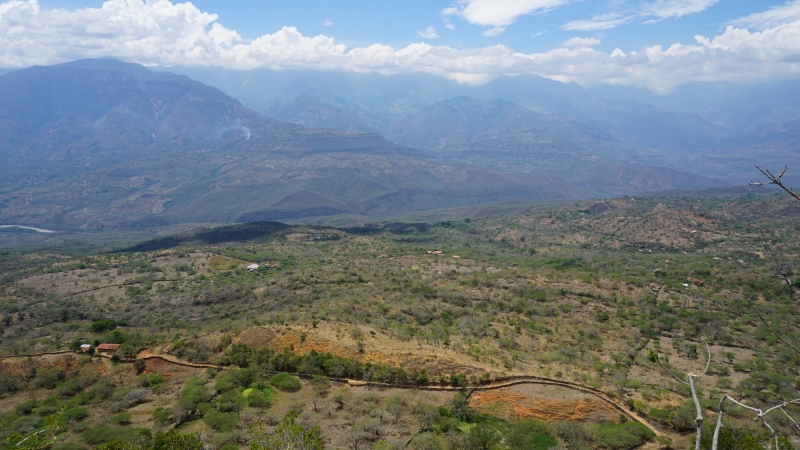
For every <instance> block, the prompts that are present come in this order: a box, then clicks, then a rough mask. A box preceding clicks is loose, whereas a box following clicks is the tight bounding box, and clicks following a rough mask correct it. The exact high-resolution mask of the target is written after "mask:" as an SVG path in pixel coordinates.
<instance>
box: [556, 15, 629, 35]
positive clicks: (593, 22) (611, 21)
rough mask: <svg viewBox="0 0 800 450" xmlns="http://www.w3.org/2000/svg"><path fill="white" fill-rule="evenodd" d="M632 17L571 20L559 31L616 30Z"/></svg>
mask: <svg viewBox="0 0 800 450" xmlns="http://www.w3.org/2000/svg"><path fill="white" fill-rule="evenodd" d="M632 18H633V17H631V16H624V15H622V14H617V13H613V14H604V15H601V16H596V17H592V18H591V19H590V20H573V21H572V22H567V23H566V24H564V25H563V26H562V27H561V29H562V30H566V31H595V30H607V29H610V28H616V27H618V26H620V25H623V24H625V23H627V22H629V21H630V20H631V19H632Z"/></svg>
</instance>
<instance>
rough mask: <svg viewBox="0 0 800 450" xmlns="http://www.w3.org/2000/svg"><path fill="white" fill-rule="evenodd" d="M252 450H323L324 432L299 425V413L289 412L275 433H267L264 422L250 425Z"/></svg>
mask: <svg viewBox="0 0 800 450" xmlns="http://www.w3.org/2000/svg"><path fill="white" fill-rule="evenodd" d="M248 429H249V431H250V437H251V438H252V441H250V449H251V450H262V449H263V450H272V449H281V450H322V448H323V440H322V430H320V428H319V427H318V426H315V427H311V428H306V427H304V426H303V425H300V424H298V423H297V412H295V411H289V412H288V413H287V414H286V415H285V416H284V417H283V421H281V423H280V425H278V427H277V428H275V431H273V432H271V433H270V432H267V430H266V429H265V427H264V424H263V423H262V422H257V423H255V424H252V425H250V427H249V428H248Z"/></svg>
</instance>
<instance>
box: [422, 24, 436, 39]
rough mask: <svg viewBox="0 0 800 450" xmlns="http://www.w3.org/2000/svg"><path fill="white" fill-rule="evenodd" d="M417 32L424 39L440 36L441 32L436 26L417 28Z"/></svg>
mask: <svg viewBox="0 0 800 450" xmlns="http://www.w3.org/2000/svg"><path fill="white" fill-rule="evenodd" d="M417 34H418V35H419V37H421V38H423V39H436V38H438V37H439V33H437V32H436V28H434V27H428V28H425V29H424V30H417Z"/></svg>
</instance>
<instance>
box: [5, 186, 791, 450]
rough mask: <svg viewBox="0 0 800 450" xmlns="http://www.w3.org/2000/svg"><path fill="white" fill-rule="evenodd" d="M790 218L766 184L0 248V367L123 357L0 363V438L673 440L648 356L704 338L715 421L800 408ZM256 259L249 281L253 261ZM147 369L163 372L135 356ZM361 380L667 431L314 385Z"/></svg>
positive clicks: (695, 348)
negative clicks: (540, 381)
mask: <svg viewBox="0 0 800 450" xmlns="http://www.w3.org/2000/svg"><path fill="white" fill-rule="evenodd" d="M798 215H800V209H798V207H797V206H796V205H790V204H789V203H787V202H786V201H785V199H784V198H781V197H779V196H775V195H770V194H765V195H755V194H749V195H744V196H718V197H637V198H623V199H615V200H606V201H589V202H582V203H577V204H570V205H556V206H553V205H539V206H534V207H531V208H530V209H529V210H528V212H527V213H524V214H519V215H516V216H513V217H486V216H484V217H473V218H471V219H463V218H461V219H458V220H455V219H453V220H449V221H439V222H436V223H421V222H420V223H378V224H372V225H369V226H365V227H360V228H345V229H333V228H326V227H309V226H298V227H275V226H271V225H265V226H264V229H263V233H259V232H258V230H259V229H258V225H251V226H249V227H250V228H248V229H247V236H246V238H245V239H239V238H237V237H236V236H237V230H240V229H242V228H241V227H242V226H234V227H232V228H219V229H216V231H215V230H203V231H202V232H201V233H203V236H204V239H209V236H211V238H213V237H214V233H218V234H219V237H220V238H219V239H218V240H217V241H203V242H200V243H198V242H197V241H193V240H192V239H193V238H192V235H191V233H189V234H188V235H184V237H183V238H181V239H180V240H178V239H176V240H173V241H169V240H163V239H162V240H157V241H153V242H150V243H145V244H141V245H139V246H138V247H137V248H139V249H142V250H143V251H123V252H110V253H91V254H84V255H65V254H55V253H36V254H20V253H14V252H4V253H3V254H2V255H0V266H1V267H0V268H2V269H3V274H4V275H3V277H2V285H1V286H0V289H2V291H1V292H0V295H2V297H1V300H0V331H2V340H0V352H2V354H3V355H7V356H13V355H27V354H34V353H42V352H51V351H59V350H67V349H70V348H73V349H74V348H75V347H76V346H77V345H78V344H81V343H89V344H97V343H100V342H111V343H119V344H122V347H121V348H120V350H119V355H118V358H119V359H121V361H120V362H117V361H116V360H115V361H111V360H109V359H99V358H97V357H93V358H92V357H89V356H86V355H78V354H67V355H56V356H48V357H30V358H27V357H20V356H17V357H14V358H6V359H4V360H3V362H2V370H1V371H0V395H2V401H0V403H2V405H3V406H2V408H0V414H3V416H2V418H1V419H0V421H2V423H0V428H1V429H3V430H5V431H3V435H2V438H3V439H5V438H9V437H11V436H12V435H13V434H14V433H21V434H22V435H25V433H32V432H35V430H39V429H42V428H43V427H47V426H50V425H48V424H50V423H51V422H53V421H55V422H53V423H57V424H58V426H59V427H60V429H62V430H63V431H65V434H64V435H63V437H62V439H61V443H60V444H58V445H60V447H59V448H85V447H94V446H96V445H102V444H105V443H108V442H111V441H115V440H128V441H135V440H136V439H137V436H140V435H142V434H143V433H144V434H147V433H151V434H154V433H156V432H158V431H165V430H167V429H171V428H177V430H179V431H180V432H182V433H199V436H200V439H201V440H202V441H203V442H204V443H205V444H206V445H208V446H210V447H212V448H239V447H245V446H247V445H248V443H249V442H250V441H249V439H250V434H249V431H248V426H247V425H248V424H249V423H261V424H262V425H261V426H263V427H266V429H267V430H268V431H269V430H273V429H275V427H276V426H277V425H278V424H279V423H280V421H281V419H282V418H283V417H284V416H285V415H286V414H287V413H288V412H289V411H293V412H294V413H296V414H297V423H298V424H300V425H301V426H303V427H306V428H307V429H311V428H312V427H314V426H319V427H320V430H321V434H322V436H323V439H324V442H325V445H326V447H329V448H353V449H356V448H395V447H393V446H399V447H402V446H403V445H405V444H406V443H409V442H410V444H409V445H410V446H411V448H549V447H552V446H562V447H565V448H570V449H572V448H598V447H603V448H629V447H630V446H631V445H638V444H641V443H644V445H645V447H646V448H659V447H660V448H665V447H672V448H685V447H686V446H687V445H688V444H687V443H688V442H689V440H690V439H691V437H692V432H693V429H694V422H693V409H692V408H693V407H692V406H691V402H690V401H688V398H687V392H686V391H687V390H686V388H685V387H684V386H683V385H682V384H681V383H678V382H676V381H675V380H674V379H671V378H670V377H669V376H668V375H666V374H664V373H663V372H662V371H660V370H658V368H656V367H653V366H652V364H649V362H648V360H647V356H646V351H647V349H653V350H656V351H657V352H658V353H659V354H661V355H663V362H664V364H666V365H668V366H669V367H672V368H674V369H675V370H676V371H677V372H680V373H686V372H688V371H690V370H692V369H694V370H698V369H696V367H697V366H698V365H703V364H704V360H703V359H704V348H705V344H710V346H711V347H710V348H711V351H712V355H713V358H712V365H711V370H710V372H709V374H708V375H707V376H706V377H704V378H703V381H702V386H701V388H702V398H703V401H706V402H708V404H707V405H706V406H707V407H709V408H710V407H711V406H712V405H715V404H716V401H717V400H716V399H718V398H719V395H721V394H723V393H727V394H729V395H732V396H740V397H742V396H745V397H748V398H750V399H756V401H758V399H763V400H764V401H766V399H767V397H771V398H796V397H797V396H798V392H797V389H798V387H800V386H799V385H798V377H797V375H796V374H797V370H798V367H800V356H799V355H797V354H796V353H795V352H793V351H791V350H790V349H788V348H787V347H786V346H785V345H784V344H783V343H782V342H780V341H779V340H778V339H777V338H776V333H779V334H780V335H781V336H783V337H784V338H785V339H787V340H789V341H791V342H794V341H795V338H796V337H797V333H798V327H797V322H796V319H797V312H798V311H797V301H796V300H797V299H796V298H794V297H793V294H792V292H791V290H789V289H788V288H787V286H786V285H782V284H781V283H780V282H779V281H776V280H775V279H774V278H772V274H773V273H774V272H775V270H776V269H775V262H774V261H773V260H772V259H771V258H764V253H763V251H764V243H763V236H766V238H767V239H768V240H769V241H770V245H771V247H772V249H773V250H774V251H776V252H777V257H778V258H779V260H780V261H781V262H782V263H783V264H784V265H785V267H791V265H792V264H791V263H792V262H793V260H794V258H796V255H797V254H798V250H799V249H798V240H797V229H798V228H797V225H795V223H796V219H797V217H798ZM237 227H240V228H237ZM186 236H188V237H186ZM170 242H171V243H170ZM176 242H177V244H176ZM429 251H441V253H442V254H441V255H438V254H431V253H429ZM252 263H257V264H259V265H260V267H259V268H258V269H256V270H254V271H248V270H247V268H246V267H247V265H249V264H252ZM691 279H693V280H699V281H702V283H700V282H698V281H693V280H691ZM654 288H655V289H654ZM748 299H749V300H748ZM751 301H752V302H753V303H752V304H755V305H756V307H757V312H758V314H760V315H761V317H762V318H763V319H764V320H761V318H759V316H758V314H756V310H754V309H753V308H751V306H750V305H751V303H750V302H751ZM770 328H771V329H770ZM143 351H144V353H141V352H143ZM137 355H139V356H144V355H164V357H165V358H166V359H158V358H149V359H147V360H146V365H144V366H143V367H142V366H140V365H138V364H137V365H134V364H133V363H132V362H126V359H129V360H130V361H133V360H134V359H135V358H136V356H137ZM309 355H311V356H309ZM316 355H326V356H324V357H322V356H320V357H317V356H316ZM47 358H50V359H47ZM53 361H55V362H53ZM170 361H173V362H170ZM180 361H185V362H190V363H201V364H210V365H216V366H220V367H225V369H213V368H208V369H204V368H202V367H188V366H181V365H179V364H175V362H180ZM280 371H284V372H293V373H295V374H297V375H299V376H301V379H302V381H301V382H300V384H299V388H298V389H294V390H281V388H280V387H276V384H280V383H278V382H275V383H271V382H270V380H271V379H272V377H273V375H274V374H275V373H276V372H280ZM137 372H138V373H137ZM353 374H356V375H357V376H358V378H359V379H360V380H367V381H382V382H390V383H393V384H396V385H399V384H405V385H409V386H410V385H416V386H422V385H442V386H444V385H447V386H455V387H459V386H462V387H463V386H477V385H479V384H486V383H491V382H492V381H493V380H498V379H503V378H507V377H511V376H539V377H546V378H550V379H553V380H563V381H567V382H571V383H576V384H579V385H581V386H585V387H586V388H590V389H597V390H599V391H602V392H604V393H606V394H607V395H608V396H610V397H611V398H613V399H614V401H615V402H617V403H618V404H619V405H622V406H624V407H625V408H627V409H628V410H630V411H633V412H635V413H637V414H638V415H639V416H641V417H644V418H645V420H646V421H647V423H648V424H649V425H650V426H651V427H652V428H653V429H655V430H657V431H659V433H660V434H661V436H658V437H654V436H653V435H651V434H648V433H649V432H645V431H646V428H645V429H644V430H645V431H642V430H641V429H637V428H636V427H637V426H639V425H637V424H635V423H632V422H626V421H627V420H628V419H626V418H625V416H624V415H623V416H622V419H621V418H620V412H619V410H616V409H614V408H613V407H610V406H609V404H608V403H603V402H602V401H599V400H597V397H596V396H593V395H592V394H588V393H586V392H580V391H576V390H572V389H569V388H567V387H558V386H545V385H542V386H539V385H519V386H514V387H508V388H503V389H499V390H492V391H485V392H478V391H476V392H474V393H472V395H470V396H469V398H468V399H466V398H462V397H464V395H463V394H457V393H454V392H456V391H441V392H440V391H425V390H415V389H408V388H404V389H400V388H399V387H396V388H381V389H378V388H367V387H348V386H347V385H346V384H342V383H341V382H340V381H335V380H334V381H330V380H328V379H327V378H325V377H327V376H331V377H334V378H348V377H349V378H353ZM466 392H467V393H470V391H466ZM459 396H461V397H459ZM76 408H77V409H76ZM68 411H71V412H69V413H68ZM109 417H111V418H112V419H111V420H112V422H113V424H111V425H109V424H108V418H109ZM523 419H525V420H527V421H524V420H523ZM623 419H624V421H623V422H622V423H619V422H620V420H623ZM532 420H536V421H532ZM728 420H729V424H728V426H727V427H726V430H727V431H726V432H728V433H729V437H730V439H732V440H733V441H738V442H743V440H744V441H747V439H751V440H752V441H753V442H756V443H758V442H761V441H764V440H765V434H764V431H763V430H762V429H761V428H759V426H758V424H753V423H752V422H750V421H748V420H745V416H744V414H742V412H741V411H739V412H737V411H736V410H734V411H732V412H731V413H730V416H729V419H728ZM48 421H49V422H48ZM779 426H780V427H781V433H782V434H783V435H786V436H791V433H792V431H791V428H790V427H788V426H787V424H779ZM104 427H105V428H104ZM109 427H111V428H109ZM526 433H527V434H526ZM480 436H483V438H485V440H484V441H479V437H480ZM520 436H522V437H520ZM525 436H527V438H526V437H525ZM519 439H522V440H519ZM524 439H529V440H528V441H525V440H524ZM481 442H483V444H481ZM519 442H523V443H525V442H527V444H524V445H523V444H518V443H519ZM531 442H537V443H536V444H531ZM615 442H616V443H618V444H615ZM748 442H749V441H748ZM484 444H485V446H483V447H481V445H484ZM70 445H72V447H70ZM515 445H523V446H522V447H515ZM617 445H619V446H617ZM476 446H477V447H476ZM526 446H528V447H526ZM737 448H738V447H737ZM752 448H757V447H752Z"/></svg>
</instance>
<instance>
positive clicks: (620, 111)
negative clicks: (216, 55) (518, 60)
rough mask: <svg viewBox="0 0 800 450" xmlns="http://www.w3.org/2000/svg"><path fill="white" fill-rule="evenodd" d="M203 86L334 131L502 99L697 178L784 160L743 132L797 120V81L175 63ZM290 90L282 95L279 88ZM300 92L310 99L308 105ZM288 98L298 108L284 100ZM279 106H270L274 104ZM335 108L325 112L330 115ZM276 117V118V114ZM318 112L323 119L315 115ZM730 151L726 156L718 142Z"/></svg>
mask: <svg viewBox="0 0 800 450" xmlns="http://www.w3.org/2000/svg"><path fill="white" fill-rule="evenodd" d="M176 70H180V71H182V72H183V73H187V74H191V75H192V76H193V77H196V78H197V79H200V80H202V81H204V82H206V83H208V84H211V85H214V86H218V87H219V88H221V89H222V90H224V91H225V92H227V93H228V94H230V95H232V96H234V97H236V98H239V99H241V100H242V101H244V102H245V103H246V104H247V105H249V106H252V107H254V108H255V109H256V110H258V111H261V112H263V113H266V114H269V115H272V116H273V117H275V118H276V119H279V120H286V121H290V122H291V121H296V120H302V122H300V123H303V124H304V125H308V126H331V127H338V125H336V124H335V121H331V120H330V119H325V120H327V122H317V121H316V120H317V119H315V118H314V116H315V114H310V113H308V112H306V113H305V115H304V116H303V118H302V119H300V118H297V117H296V115H294V114H295V113H294V112H292V113H291V114H289V113H287V112H290V111H296V110H297V109H302V108H300V105H301V104H305V105H306V106H308V107H309V108H310V109H316V108H318V109H319V110H320V111H321V112H322V111H328V113H330V114H333V115H335V116H337V117H338V118H337V120H338V121H341V122H342V123H343V124H344V125H345V128H344V129H351V128H347V127H352V126H354V125H353V123H355V122H356V121H357V118H356V117H354V115H353V114H352V112H353V111H358V114H357V116H358V117H361V116H363V114H364V113H369V114H371V118H372V120H371V121H370V123H369V126H370V127H373V128H374V129H375V130H376V131H378V132H380V133H384V132H386V131H388V130H389V129H390V128H392V127H393V126H396V125H397V124H398V123H399V122H401V121H403V120H405V119H406V118H408V117H410V116H413V115H415V114H417V113H419V112H420V111H423V110H425V109H427V108H431V107H433V106H434V105H436V104H437V103H439V102H444V101H448V100H451V99H454V98H456V97H460V96H466V97H470V98H473V99H477V100H484V101H485V100H493V99H503V100H507V101H511V102H513V103H516V104H517V105H519V106H522V107H525V108H528V109H530V110H532V111H534V112H536V113H540V114H545V115H554V116H559V117H562V118H566V119H568V120H572V121H575V122H578V123H581V124H584V125H586V126H589V127H591V128H595V129H599V130H602V132H603V133H605V134H607V135H609V136H611V137H612V138H614V139H615V140H617V141H619V142H620V143H623V144H625V145H628V146H631V147H638V148H640V149H644V154H643V155H642V156H643V157H646V158H644V159H641V158H640V160H639V161H638V162H637V163H638V164H643V165H662V166H668V167H671V168H673V169H675V170H690V171H692V172H694V173H695V174H698V175H703V176H709V177H717V178H724V179H728V180H730V181H732V182H735V183H737V184H738V183H746V182H747V181H748V180H749V179H750V178H751V177H752V173H753V170H754V169H753V167H752V166H753V164H759V163H763V164H767V163H766V162H765V161H764V160H763V159H762V158H761V154H762V152H763V151H764V150H767V151H768V152H769V153H770V155H772V156H774V158H772V156H770V158H769V161H770V163H769V164H770V165H775V163H777V162H781V161H782V162H781V163H780V165H781V166H782V164H785V163H791V162H792V159H793V158H794V157H795V154H796V153H795V149H796V148H797V147H796V145H795V143H794V141H793V140H792V139H791V138H790V137H787V135H786V134H785V133H782V132H781V133H773V134H772V135H771V136H768V137H766V139H768V140H770V141H771V144H770V145H769V146H768V147H767V148H765V146H764V145H761V144H760V143H758V142H756V143H751V142H748V139H749V137H748V136H751V135H752V133H753V132H756V133H758V132H759V131H758V130H761V131H763V130H766V129H769V128H770V127H773V128H774V127H779V128H780V127H783V126H794V127H795V128H794V129H795V130H797V129H798V128H796V127H797V126H798V125H797V124H794V122H793V121H794V120H796V119H800V80H798V79H794V80H785V81H780V82H773V83H764V84H760V85H752V86H748V85H736V84H732V83H724V82H719V83H717V82H698V83H691V84H687V85H684V86H680V87H679V88H677V89H676V90H675V91H674V92H672V93H668V94H663V95H657V94H654V93H652V92H650V91H646V90H643V89H637V88H630V87H624V86H612V85H599V86H594V87H589V88H584V87H581V86H579V85H577V84H575V83H569V84H565V83H560V82H557V81H553V80H548V79H545V78H542V77H538V76H534V75H523V76H513V77H501V78H498V79H496V80H494V81H492V82H490V83H487V84H484V85H480V86H466V85H459V84H457V83H455V82H449V81H446V80H443V79H441V78H437V77H435V76H432V75H423V74H420V75H393V76H383V75H379V74H362V73H331V72H310V71H269V70H257V71H251V72H245V73H243V72H231V71H224V70H221V69H183V68H176ZM286 92H291V93H292V94H291V95H288V96H287V95H286ZM301 94H302V95H306V96H308V97H311V98H313V99H314V102H315V103H317V106H311V103H310V102H309V101H308V99H304V98H301V97H300V95H301ZM295 99H296V100H297V105H298V108H295V107H293V106H291V105H292V103H293V102H295ZM278 103H279V104H280V105H281V106H280V108H274V106H275V105H277V104H278ZM333 111H335V112H333ZM284 114H285V115H284ZM320 116H321V117H329V116H326V115H325V114H320ZM731 148H734V149H737V148H738V150H735V152H736V153H737V154H739V156H737V157H736V158H734V159H732V160H731V159H729V158H727V157H726V156H727V155H726V152H727V151H728V150H727V149H731Z"/></svg>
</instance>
